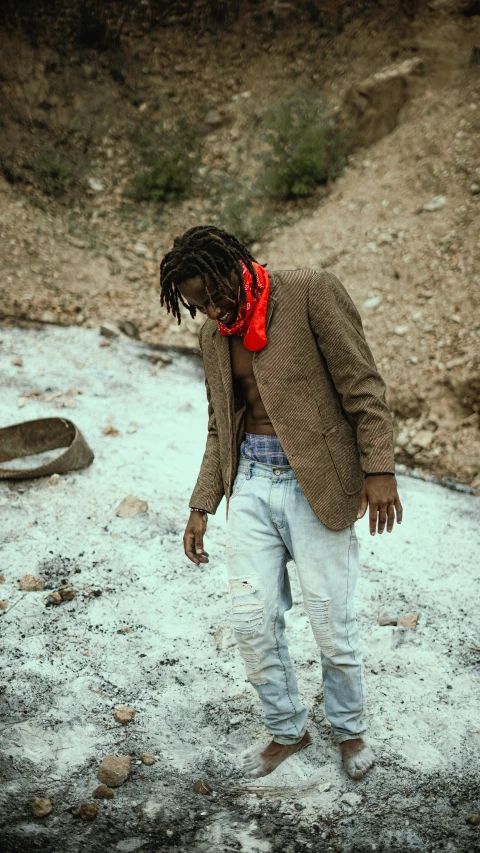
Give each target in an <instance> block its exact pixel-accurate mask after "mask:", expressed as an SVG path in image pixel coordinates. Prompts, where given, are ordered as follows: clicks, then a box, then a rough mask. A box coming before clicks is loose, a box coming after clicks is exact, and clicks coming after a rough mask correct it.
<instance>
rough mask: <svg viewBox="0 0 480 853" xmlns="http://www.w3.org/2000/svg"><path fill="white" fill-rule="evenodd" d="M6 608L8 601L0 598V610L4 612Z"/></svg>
mask: <svg viewBox="0 0 480 853" xmlns="http://www.w3.org/2000/svg"><path fill="white" fill-rule="evenodd" d="M7 607H8V601H7V599H6V598H2V599H1V600H0V610H6V609H7Z"/></svg>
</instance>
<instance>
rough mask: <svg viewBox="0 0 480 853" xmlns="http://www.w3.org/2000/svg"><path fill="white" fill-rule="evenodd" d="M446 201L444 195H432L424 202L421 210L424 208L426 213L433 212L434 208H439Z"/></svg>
mask: <svg viewBox="0 0 480 853" xmlns="http://www.w3.org/2000/svg"><path fill="white" fill-rule="evenodd" d="M446 203H447V196H446V195H434V196H433V198H431V199H430V201H426V202H425V204H423V205H422V208H421V209H422V210H426V211H427V213H433V212H434V211H435V210H441V208H442V207H445V205H446Z"/></svg>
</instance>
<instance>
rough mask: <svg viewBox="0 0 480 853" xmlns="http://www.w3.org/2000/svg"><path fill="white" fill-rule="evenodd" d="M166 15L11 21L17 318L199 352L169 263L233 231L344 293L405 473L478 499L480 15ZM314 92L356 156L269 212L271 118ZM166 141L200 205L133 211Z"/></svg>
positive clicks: (8, 103) (349, 10) (1, 200)
mask: <svg viewBox="0 0 480 853" xmlns="http://www.w3.org/2000/svg"><path fill="white" fill-rule="evenodd" d="M7 5H8V4H7ZM47 5H48V4H47ZM57 5H59V4H57ZM60 5H61V4H60ZM118 5H119V6H121V7H122V8H123V6H122V4H118ZM21 6H22V4H20V7H21ZM84 6H85V4H84ZM160 6H162V10H163V11H162V13H161V14H160V13H159V12H158V8H159V7H158V4H157V6H154V4H151V3H144V4H141V5H139V6H138V7H137V6H135V5H134V6H132V8H131V9H130V13H129V17H128V19H127V18H126V16H125V14H124V13H122V15H123V17H122V15H121V14H120V13H118V15H117V17H115V15H114V14H113V12H112V17H111V18H109V17H108V16H106V13H105V14H104V15H103V17H102V16H100V17H99V19H98V21H97V25H98V26H97V29H95V26H94V24H95V20H94V19H93V18H90V19H88V20H87V21H86V22H85V21H83V24H82V26H83V29H82V30H81V32H80V35H79V30H78V27H77V29H75V26H76V24H75V20H74V16H73V17H72V15H73V13H72V14H70V12H71V8H70V6H69V4H68V3H65V4H63V7H62V8H63V9H64V14H63V15H61V14H59V13H58V9H57V14H56V16H55V15H53V16H52V17H51V18H50V19H47V18H46V17H42V15H41V14H40V12H41V8H42V4H39V6H38V9H39V10H40V11H39V12H38V15H37V17H35V18H34V17H32V18H31V19H29V20H28V21H26V19H22V18H21V16H20V17H18V16H17V18H13V17H12V15H11V14H10V16H8V15H6V16H5V20H4V21H3V28H2V29H1V31H0V42H1V50H0V78H1V80H2V89H1V94H0V148H1V166H2V170H1V175H0V236H1V244H2V257H3V264H2V284H1V293H0V317H1V318H2V321H3V322H4V323H12V322H13V323H18V322H25V321H26V320H28V321H37V322H40V323H58V324H62V325H68V324H76V325H87V326H98V325H100V323H101V322H102V321H107V320H108V321H110V322H118V321H122V320H123V321H125V320H128V321H130V322H133V323H135V324H136V326H137V327H138V329H139V332H140V335H141V337H142V338H143V339H144V340H145V341H149V342H153V343H162V344H169V345H173V344H176V345H181V346H187V347H195V346H196V343H197V341H196V334H197V329H198V326H199V325H200V321H198V322H197V320H195V321H193V320H192V319H191V318H190V317H189V315H188V314H187V316H186V317H185V318H184V322H182V325H181V326H180V327H178V326H177V325H176V324H175V323H173V324H172V322H171V320H170V318H169V317H168V316H167V315H166V314H164V313H161V311H160V307H159V302H158V262H159V260H160V258H161V257H162V255H163V253H164V252H165V251H166V250H167V249H168V248H169V247H170V245H171V241H172V238H173V236H175V235H176V234H178V233H180V232H182V231H184V230H185V229H186V228H188V227H190V226H192V225H194V224H198V223H199V222H205V221H212V220H213V221H216V222H218V223H219V224H223V225H224V226H225V227H228V228H229V229H230V230H233V231H234V232H236V233H237V232H238V233H239V236H241V237H242V238H243V239H245V240H247V241H248V242H249V243H250V245H251V246H253V252H254V254H255V255H256V257H257V258H258V260H259V261H261V262H266V263H268V267H269V269H281V268H285V267H290V268H291V267H301V266H314V267H325V268H328V269H329V270H331V271H332V272H334V273H335V274H336V275H338V277H339V278H340V279H341V280H342V281H343V283H344V284H345V286H346V287H347V288H348V289H349V291H350V292H351V295H352V297H353V299H354V301H355V302H356V304H357V305H358V307H359V309H360V311H361V313H362V316H363V318H364V322H365V328H366V332H367V336H368V339H369V341H370V343H371V346H372V349H373V351H374V354H375V357H376V358H377V361H378V363H379V366H380V368H381V371H382V374H383V375H384V377H385V379H386V381H387V385H388V389H389V398H390V402H391V405H392V407H393V409H394V412H395V415H396V428H397V439H396V441H397V459H398V461H399V462H400V463H404V464H407V465H410V466H415V467H417V468H421V469H423V470H428V471H431V472H433V473H436V474H437V475H439V476H442V477H449V478H455V479H456V480H459V481H461V482H464V483H468V484H470V485H472V486H473V487H474V488H477V487H478V486H479V485H480V453H479V449H480V434H479V411H480V373H479V368H480V353H479V348H478V337H479V331H480V316H479V311H478V307H479V299H480V297H479V287H478V285H479V273H478V269H479V267H478V261H479V255H480V251H479V250H480V242H479V237H478V234H479V229H478V221H479V219H478V206H479V203H480V161H479V144H478V142H479V130H480V91H479V88H480V16H479V11H480V7H479V6H478V3H472V2H470V3H469V2H465V0H457V2H454V0H433V2H429V3H413V2H411V3H399V4H388V3H383V4H381V3H370V4H363V7H362V8H360V7H359V4H354V3H353V4H348V3H333V2H330V3H320V2H319V3H299V4H290V3H278V2H275V3H271V2H263V1H262V0H260V2H257V3H241V4H231V5H229V4H228V3H225V4H221V3H217V4H206V6H207V7H212V8H213V11H214V12H215V14H213V13H212V12H209V13H208V14H207V12H206V11H205V4H201V3H198V4H190V8H188V4H180V3H177V4H160ZM167 6H168V9H167ZM232 6H234V7H235V11H234V12H232ZM87 7H88V4H87ZM105 8H108V9H110V8H111V4H106V7H105ZM135 10H136V11H135ZM222 10H223V11H222ZM134 12H135V14H136V17H135V14H134ZM67 13H68V14H67ZM27 23H28V25H27ZM77 23H78V22H77ZM89 27H90V28H89ZM298 93H304V94H305V96H306V97H309V98H313V97H318V96H319V95H320V94H321V95H322V98H323V101H324V104H325V109H326V110H327V111H328V112H329V114H330V115H331V116H334V117H335V120H336V121H337V122H338V126H339V127H343V128H345V129H346V130H347V132H348V133H349V134H350V137H349V138H350V139H351V141H352V144H353V145H354V148H353V152H352V153H351V154H350V156H349V158H348V164H347V166H346V168H345V169H344V171H343V172H342V174H341V175H340V176H339V177H338V179H337V180H336V181H332V180H330V181H328V182H327V183H326V184H323V185H320V186H318V188H317V190H316V191H315V192H314V194H313V195H312V196H310V197H308V198H306V199H297V200H290V201H278V200H267V199H263V198H261V197H259V195H258V193H257V194H255V193H252V191H251V187H252V181H254V180H255V178H256V176H257V175H258V173H259V170H261V165H259V160H258V156H259V154H261V152H262V142H261V128H262V121H263V117H264V116H265V115H266V113H267V112H268V110H271V109H272V108H275V109H276V108H279V107H280V105H281V104H282V103H284V102H285V101H286V100H287V99H288V98H289V97H291V96H294V95H296V94H298ZM179 128H183V130H182V134H183V136H182V137H180V136H179ZM169 133H170V137H168V134H169ZM155 134H157V137H156V136H155ZM172 134H173V136H172ZM156 138H158V140H165V139H167V138H170V139H175V144H177V142H178V140H179V139H180V142H182V144H184V145H185V158H186V159H185V163H186V164H187V166H188V165H189V163H190V166H191V167H192V169H193V170H194V172H195V179H194V181H193V183H192V188H191V191H190V192H189V193H188V194H187V196H186V197H185V198H184V199H183V200H180V201H168V200H166V201H163V202H161V203H158V202H157V203H154V202H152V201H150V202H149V201H142V200H139V199H138V193H137V197H136V198H135V194H134V193H132V186H133V185H134V182H135V178H136V176H138V174H139V173H140V171H141V169H142V156H144V152H145V150H146V146H147V147H148V144H150V143H148V140H149V139H150V140H151V139H156ZM146 140H147V141H146ZM192 140H193V141H192ZM162 144H165V143H164V141H163V143H162ZM189 146H190V147H189ZM192 146H193V147H192ZM153 147H155V146H153ZM194 148H195V151H196V152H197V153H196V154H194ZM149 150H150V149H149ZM142 152H143V154H142ZM195 158H197V159H195ZM190 161H191V162H190ZM260 214H262V215H263V220H262V222H263V224H262V223H261V222H260V219H261V216H259V215H260ZM19 369H21V367H19Z"/></svg>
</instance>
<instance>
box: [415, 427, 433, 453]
mask: <svg viewBox="0 0 480 853" xmlns="http://www.w3.org/2000/svg"><path fill="white" fill-rule="evenodd" d="M433 437H434V433H433V432H432V431H431V430H429V429H421V430H420V431H419V432H417V434H416V436H414V438H412V444H414V445H416V446H417V447H421V448H422V450H428V448H429V447H430V445H431V443H432V441H433Z"/></svg>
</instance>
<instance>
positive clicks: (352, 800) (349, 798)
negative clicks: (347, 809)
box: [342, 791, 362, 808]
mask: <svg viewBox="0 0 480 853" xmlns="http://www.w3.org/2000/svg"><path fill="white" fill-rule="evenodd" d="M361 802H362V798H361V796H360V794H356V793H355V792H354V791H347V793H346V794H344V795H343V797H342V803H347V805H349V806H351V807H352V808H356V807H357V806H359V805H360V803H361Z"/></svg>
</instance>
